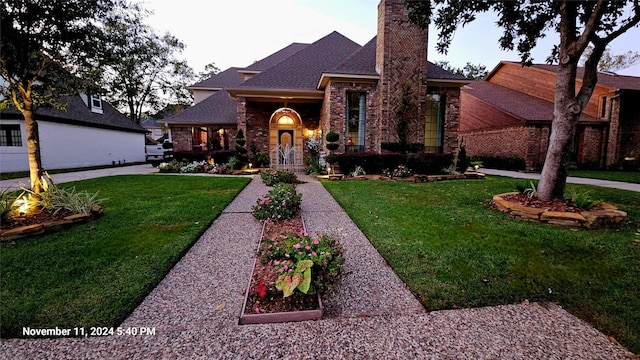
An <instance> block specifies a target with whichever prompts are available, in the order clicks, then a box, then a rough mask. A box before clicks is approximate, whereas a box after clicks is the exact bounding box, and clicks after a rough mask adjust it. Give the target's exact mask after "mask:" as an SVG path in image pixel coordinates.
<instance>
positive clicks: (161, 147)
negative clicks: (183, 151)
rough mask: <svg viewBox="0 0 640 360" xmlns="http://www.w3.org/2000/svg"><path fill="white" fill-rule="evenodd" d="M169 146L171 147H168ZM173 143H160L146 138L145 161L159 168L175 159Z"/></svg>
mask: <svg viewBox="0 0 640 360" xmlns="http://www.w3.org/2000/svg"><path fill="white" fill-rule="evenodd" d="M167 144H168V145H169V146H167ZM172 150H173V149H172V146H171V143H165V144H163V143H158V142H156V141H154V140H153V139H149V138H148V137H147V138H146V144H145V148H144V153H145V159H146V161H147V162H148V163H151V165H153V166H158V164H160V163H161V162H163V161H168V160H170V159H171V158H172V157H173V155H172V154H173V151H172Z"/></svg>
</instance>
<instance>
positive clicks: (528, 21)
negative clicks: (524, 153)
mask: <svg viewBox="0 0 640 360" xmlns="http://www.w3.org/2000/svg"><path fill="white" fill-rule="evenodd" d="M405 4H406V7H407V9H408V10H409V20H410V21H411V22H413V23H415V24H417V25H419V26H420V27H422V28H426V27H427V26H428V25H429V23H430V22H431V21H433V22H434V25H435V27H436V28H437V29H438V30H439V34H438V37H439V40H438V44H437V49H438V51H439V52H442V53H446V52H447V49H448V47H449V45H450V44H451V41H452V39H453V34H454V33H455V30H456V28H457V27H458V26H460V25H462V26H464V25H465V24H467V23H469V22H471V21H473V20H475V16H476V14H477V13H481V12H487V11H490V10H492V11H494V12H495V13H496V14H497V16H498V20H497V22H496V24H497V25H498V26H500V27H501V28H502V29H503V35H502V37H501V38H500V47H501V48H502V49H505V50H514V49H517V51H518V53H519V54H520V59H521V62H522V64H523V65H530V64H531V63H532V58H531V50H532V49H533V48H534V47H535V45H536V43H537V41H538V40H539V39H541V38H543V37H544V36H545V34H546V33H547V32H548V31H555V32H558V34H559V39H560V44H558V45H556V46H555V47H554V48H553V49H552V53H551V56H550V57H549V58H548V59H547V60H548V61H549V62H555V61H557V62H558V63H559V65H558V71H557V80H556V88H555V103H554V119H553V122H552V124H551V137H550V139H549V147H548V149H547V156H546V159H545V163H544V166H543V168H542V174H541V177H540V183H539V185H538V197H539V198H541V199H544V200H551V199H554V198H555V199H559V198H562V197H563V196H564V190H565V186H566V182H567V165H568V162H569V160H570V149H571V140H572V139H573V137H574V134H575V131H576V127H577V123H578V119H579V117H580V114H581V113H582V110H583V109H584V107H585V106H586V105H587V103H588V101H589V99H590V98H591V95H592V94H593V90H594V88H595V85H596V83H597V80H598V63H599V62H600V59H601V58H602V56H603V54H604V52H605V50H606V47H607V45H608V44H610V43H611V41H612V40H614V39H615V38H617V37H618V36H620V35H621V34H623V33H625V32H626V31H628V30H629V29H631V28H633V27H634V26H637V24H638V23H639V22H640V3H639V2H638V1H637V0H633V1H606V0H598V1H491V0H486V1H485V0H474V1H471V0H469V1H467V0H431V1H417V0H405ZM588 45H591V46H593V51H592V52H591V53H590V54H589V55H588V57H587V59H586V61H585V63H584V75H583V77H582V85H581V87H580V89H578V91H576V69H577V67H578V62H579V60H580V57H581V56H582V54H583V53H584V52H585V49H586V48H587V46H588Z"/></svg>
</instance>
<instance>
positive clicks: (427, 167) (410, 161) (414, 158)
mask: <svg viewBox="0 0 640 360" xmlns="http://www.w3.org/2000/svg"><path fill="white" fill-rule="evenodd" d="M452 162H453V154H415V155H410V156H409V157H407V160H406V164H407V166H408V167H410V168H411V169H413V173H414V174H441V173H442V169H443V168H446V167H448V166H450V165H451V163H452Z"/></svg>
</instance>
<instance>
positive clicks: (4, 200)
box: [0, 189, 18, 220]
mask: <svg viewBox="0 0 640 360" xmlns="http://www.w3.org/2000/svg"><path fill="white" fill-rule="evenodd" d="M17 198H18V193H17V192H16V191H10V190H9V189H4V190H2V191H1V192H0V215H1V217H0V218H1V219H3V220H4V218H5V217H6V216H7V215H8V214H9V212H11V207H12V206H13V204H14V202H15V201H16V199H17Z"/></svg>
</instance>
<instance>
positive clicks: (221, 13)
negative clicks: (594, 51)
mask: <svg viewBox="0 0 640 360" xmlns="http://www.w3.org/2000/svg"><path fill="white" fill-rule="evenodd" d="M140 1H141V2H142V3H143V6H144V7H146V8H147V9H149V10H152V11H154V14H153V15H151V16H150V17H149V18H148V19H147V21H146V22H147V23H148V24H149V25H151V26H153V27H154V28H156V29H157V30H158V31H159V32H165V31H168V32H170V33H171V34H173V35H175V36H176V37H178V38H179V39H180V40H182V41H183V42H184V43H185V44H186V45H187V48H186V50H185V52H184V53H183V54H182V55H183V57H184V58H186V59H187V61H188V62H189V65H190V66H191V67H192V68H193V69H194V71H195V72H196V73H197V72H201V71H202V70H203V69H204V66H205V65H206V64H208V63H211V62H214V63H215V64H216V65H217V66H218V67H219V68H220V69H221V70H225V69H227V68H229V67H231V66H239V67H242V66H248V65H250V64H251V63H253V62H254V61H257V60H260V59H262V58H264V57H266V56H268V55H270V54H272V53H273V52H275V51H278V50H280V49H281V48H283V47H285V46H287V45H289V44H291V43H292V42H301V43H312V42H314V41H316V40H318V39H320V38H321V37H323V36H325V35H327V34H329V33H331V32H332V31H334V30H335V31H338V32H339V33H341V34H343V35H344V36H346V37H348V38H350V39H351V40H353V41H355V42H357V43H359V44H360V45H364V44H365V43H366V42H367V41H369V40H371V38H373V37H374V36H375V35H376V26H377V11H378V10H377V5H378V3H379V0H348V1H345V0H268V1H265V0H140ZM495 20H496V18H495V17H494V16H492V15H491V14H483V15H481V16H479V17H478V19H477V20H476V21H474V22H473V23H472V24H470V25H468V26H467V27H465V28H461V29H458V31H457V32H456V35H455V38H454V40H453V42H452V45H451V48H450V49H449V53H448V54H447V55H444V54H439V53H438V52H437V51H436V50H435V44H436V42H437V33H436V31H435V30H432V31H430V33H429V53H428V58H429V60H430V61H432V62H435V61H449V63H451V64H452V65H453V66H456V67H462V66H464V65H465V64H466V63H467V62H471V63H473V64H482V65H485V66H486V67H487V69H488V70H491V69H492V68H493V67H494V66H496V65H497V64H498V62H499V61H500V60H509V61H519V56H518V53H517V52H515V51H514V52H505V51H501V50H500V49H499V46H498V39H499V37H500V35H501V30H500V29H498V28H497V27H496V25H495ZM639 39H640V28H638V27H636V28H634V29H632V30H631V31H629V32H627V33H626V34H624V35H623V36H622V37H620V38H619V39H617V40H615V41H614V42H613V43H612V44H611V49H612V51H611V53H612V54H621V53H626V52H627V51H630V50H631V51H639V50H640V40H639ZM557 42H558V39H557V35H555V34H550V35H549V36H548V37H547V38H545V39H543V40H542V41H541V42H539V44H538V47H537V48H536V49H535V51H534V53H533V57H534V62H536V63H544V62H545V60H546V58H547V56H548V55H549V53H550V49H551V47H552V45H553V44H554V43H557ZM617 72H618V73H619V74H625V75H634V76H640V64H636V65H635V66H632V67H630V68H627V69H624V70H619V71H617Z"/></svg>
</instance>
